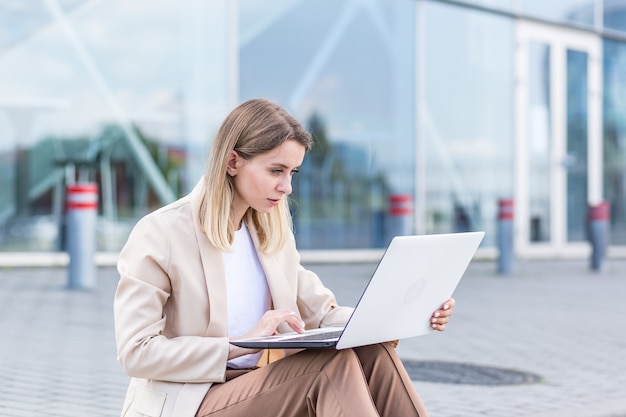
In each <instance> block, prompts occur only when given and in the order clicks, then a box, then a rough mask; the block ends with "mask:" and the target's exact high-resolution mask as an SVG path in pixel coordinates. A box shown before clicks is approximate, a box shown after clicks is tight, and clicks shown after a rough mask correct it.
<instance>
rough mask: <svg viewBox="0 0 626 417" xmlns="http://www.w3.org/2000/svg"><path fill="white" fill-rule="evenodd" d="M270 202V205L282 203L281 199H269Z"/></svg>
mask: <svg viewBox="0 0 626 417" xmlns="http://www.w3.org/2000/svg"><path fill="white" fill-rule="evenodd" d="M268 201H269V202H270V204H273V205H277V204H278V203H279V202H280V199H278V200H276V199H273V198H268Z"/></svg>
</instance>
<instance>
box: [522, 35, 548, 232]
mask: <svg viewBox="0 0 626 417" xmlns="http://www.w3.org/2000/svg"><path fill="white" fill-rule="evenodd" d="M529 53H530V54H529V58H530V60H529V61H530V70H529V104H528V105H529V109H528V139H527V145H528V146H527V152H528V207H529V210H528V213H529V218H528V220H527V221H528V230H529V237H530V241H531V242H547V241H549V240H550V237H551V234H550V224H551V218H550V205H551V198H550V186H551V181H550V177H551V163H550V161H551V160H552V134H551V124H552V106H551V103H550V85H551V83H550V46H549V45H547V44H544V43H539V42H530V48H529Z"/></svg>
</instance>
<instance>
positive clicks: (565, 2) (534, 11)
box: [520, 0, 595, 26]
mask: <svg viewBox="0 0 626 417" xmlns="http://www.w3.org/2000/svg"><path fill="white" fill-rule="evenodd" d="M520 1H521V5H522V10H521V12H522V13H523V14H528V15H530V16H535V17H538V18H541V19H546V20H553V21H558V22H573V23H578V24H583V25H586V26H593V25H594V13H595V1H594V0H550V1H545V0H520Z"/></svg>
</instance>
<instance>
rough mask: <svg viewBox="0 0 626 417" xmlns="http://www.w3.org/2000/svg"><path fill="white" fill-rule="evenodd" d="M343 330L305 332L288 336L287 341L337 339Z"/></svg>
mask: <svg viewBox="0 0 626 417" xmlns="http://www.w3.org/2000/svg"><path fill="white" fill-rule="evenodd" d="M342 332H343V330H335V331H332V332H327V333H313V334H305V335H303V336H296V337H290V338H289V339H287V341H289V342H292V341H296V340H298V341H300V340H328V339H337V338H338V337H339V336H341V333H342Z"/></svg>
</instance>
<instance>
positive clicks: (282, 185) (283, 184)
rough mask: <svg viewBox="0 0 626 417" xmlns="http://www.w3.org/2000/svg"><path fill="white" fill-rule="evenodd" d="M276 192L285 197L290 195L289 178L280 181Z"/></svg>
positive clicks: (285, 177)
mask: <svg viewBox="0 0 626 417" xmlns="http://www.w3.org/2000/svg"><path fill="white" fill-rule="evenodd" d="M278 190H279V191H280V192H281V193H284V194H285V195H289V194H291V191H292V188H291V177H290V176H284V177H282V178H281V179H280V182H279V183H278Z"/></svg>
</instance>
